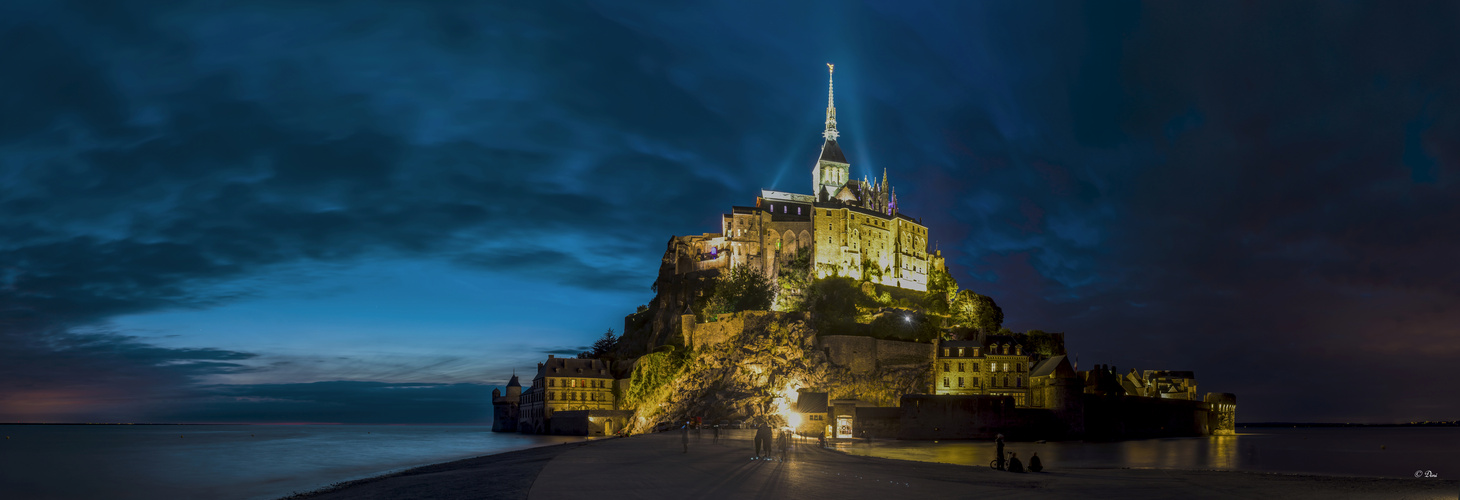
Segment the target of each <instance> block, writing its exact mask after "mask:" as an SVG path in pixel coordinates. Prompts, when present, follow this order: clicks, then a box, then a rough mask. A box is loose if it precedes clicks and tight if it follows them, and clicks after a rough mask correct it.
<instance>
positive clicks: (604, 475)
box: [290, 431, 1460, 500]
mask: <svg viewBox="0 0 1460 500" xmlns="http://www.w3.org/2000/svg"><path fill="white" fill-rule="evenodd" d="M732 435H733V437H731V436H732ZM710 436H711V435H710V434H709V433H708V432H706V433H704V434H702V435H701V436H699V437H695V436H694V435H691V440H690V447H689V452H688V453H686V452H684V451H683V450H684V449H683V447H682V445H681V442H680V436H679V434H677V433H663V434H649V435H643V436H634V437H630V438H624V439H608V440H599V441H590V442H585V443H573V444H564V445H556V446H547V447H542V448H534V449H530V450H522V451H516V452H510V453H503V454H500V455H490V456H485V457H477V458H472V459H467V460H460V461H456V462H449V463H444V464H437V465H430V466H426V467H420V468H416V469H411V470H408V471H404V472H400V473H396V474H392V475H387V476H381V477H376V478H370V479H363V480H359V481H352V482H349V483H344V484H341V485H336V486H334V487H331V488H327V489H325V490H321V491H318V492H312V493H307V494H303V495H297V496H294V497H290V498H300V499H303V498H308V499H331V500H335V499H339V500H344V499H350V500H356V499H427V498H435V499H468V498H490V499H508V498H511V499H522V498H530V499H557V498H569V497H579V496H582V495H584V494H590V493H591V495H592V496H593V497H594V498H645V499H649V498H654V499H658V498H879V499H885V498H900V497H905V496H907V495H919V496H923V497H926V498H969V497H981V498H989V497H995V498H997V497H1014V496H1018V497H1035V498H1069V499H1076V498H1112V499H1114V498H1119V499H1164V498H1178V497H1179V498H1184V499H1206V498H1314V499H1317V498H1323V499H1331V498H1395V499H1400V498H1403V499H1441V498H1446V499H1454V498H1457V497H1460V481H1457V480H1454V479H1412V478H1394V479H1388V478H1368V477H1341V476H1315V475H1296V474H1263V473H1251V472H1231V471H1185V470H1161V469H1068V470H1062V469H1060V468H1059V467H1058V464H1046V465H1047V466H1049V467H1050V470H1049V471H1048V472H1044V473H1037V474H1035V473H1030V474H1014V473H1009V472H1002V471H995V470H992V469H989V468H987V467H968V466H959V465H948V464H939V463H927V462H911V461H902V460H889V459H882V458H872V457H859V456H851V455H847V454H844V453H840V452H836V451H831V450H825V449H821V448H818V447H816V446H815V445H814V444H804V445H800V446H797V447H795V448H794V449H793V450H792V452H791V453H790V456H789V459H788V460H786V461H779V460H755V459H753V458H752V457H753V455H754V452H753V449H752V443H751V440H750V431H726V432H724V434H722V436H721V438H720V442H719V443H718V444H717V443H713V442H712V441H713V440H712V438H711V437H710Z"/></svg>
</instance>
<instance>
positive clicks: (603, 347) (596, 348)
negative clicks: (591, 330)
mask: <svg viewBox="0 0 1460 500" xmlns="http://www.w3.org/2000/svg"><path fill="white" fill-rule="evenodd" d="M617 347H618V337H617V336H614V334H613V329H612V328H609V329H608V331H606V332H603V336H602V337H599V338H598V341H597V342H594V343H593V346H592V347H590V348H589V349H588V350H587V351H583V352H580V353H578V359H597V358H602V357H604V356H607V355H608V353H610V352H613V350H614V349H615V348H617Z"/></svg>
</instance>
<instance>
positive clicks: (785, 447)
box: [776, 431, 791, 462]
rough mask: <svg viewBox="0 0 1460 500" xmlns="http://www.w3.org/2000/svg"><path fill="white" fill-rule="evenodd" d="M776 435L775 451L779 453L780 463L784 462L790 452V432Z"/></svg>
mask: <svg viewBox="0 0 1460 500" xmlns="http://www.w3.org/2000/svg"><path fill="white" fill-rule="evenodd" d="M776 434H777V436H776V450H777V451H779V452H780V455H781V461H782V462H785V461H786V457H787V456H788V454H789V453H790V451H791V432H790V431H781V432H778V433H776Z"/></svg>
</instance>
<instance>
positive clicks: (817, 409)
mask: <svg viewBox="0 0 1460 500" xmlns="http://www.w3.org/2000/svg"><path fill="white" fill-rule="evenodd" d="M796 411H797V412H800V413H826V393H824V392H802V393H800V394H798V395H797V396H796Z"/></svg>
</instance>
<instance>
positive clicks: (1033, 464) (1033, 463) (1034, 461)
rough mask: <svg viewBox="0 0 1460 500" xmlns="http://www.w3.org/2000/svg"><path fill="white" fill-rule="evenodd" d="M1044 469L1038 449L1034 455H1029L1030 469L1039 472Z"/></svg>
mask: <svg viewBox="0 0 1460 500" xmlns="http://www.w3.org/2000/svg"><path fill="white" fill-rule="evenodd" d="M1042 470H1044V464H1042V463H1039V452H1037V451H1036V452H1034V454H1033V455H1030V456H1029V471H1030V472H1039V471H1042Z"/></svg>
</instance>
